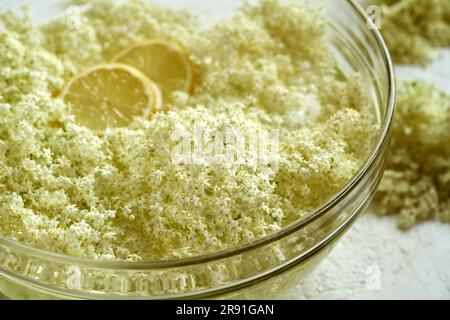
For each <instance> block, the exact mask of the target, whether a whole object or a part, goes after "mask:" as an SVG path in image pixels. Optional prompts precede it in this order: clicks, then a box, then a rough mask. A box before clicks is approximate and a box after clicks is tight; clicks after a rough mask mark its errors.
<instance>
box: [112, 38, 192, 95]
mask: <svg viewBox="0 0 450 320" xmlns="http://www.w3.org/2000/svg"><path fill="white" fill-rule="evenodd" d="M113 61H114V62H120V63H125V64H128V65H131V66H133V67H135V68H137V69H139V70H141V71H142V72H143V73H145V75H146V76H147V77H149V78H150V79H152V80H153V81H154V82H155V83H156V84H157V85H158V87H159V88H160V89H161V92H162V95H163V101H164V102H170V97H171V94H172V92H174V91H185V92H187V93H189V94H192V93H193V90H194V72H193V68H192V64H191V62H190V60H189V58H188V56H187V54H186V53H185V51H184V50H183V49H182V48H181V47H180V46H178V45H176V44H174V43H171V42H169V41H167V40H162V39H152V40H147V41H142V42H139V43H136V44H134V45H132V46H130V47H129V48H127V49H125V50H124V51H122V52H121V53H119V54H118V55H117V56H115V57H114V58H113Z"/></svg>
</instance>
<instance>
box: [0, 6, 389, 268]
mask: <svg viewBox="0 0 450 320" xmlns="http://www.w3.org/2000/svg"><path fill="white" fill-rule="evenodd" d="M346 2H347V3H348V4H349V5H350V6H351V8H352V9H353V10H354V11H355V12H356V13H357V15H358V16H359V17H360V18H361V19H363V21H364V22H365V21H367V19H368V18H369V17H368V15H367V13H366V12H365V11H364V10H363V8H362V7H361V6H360V5H358V4H357V3H356V0H346ZM370 30H371V32H372V34H373V36H374V37H375V40H376V43H377V45H378V46H379V49H380V51H381V53H382V58H383V61H384V67H385V68H386V71H387V72H386V73H387V76H388V78H387V86H388V88H387V89H388V91H387V92H388V95H387V106H386V113H385V117H384V119H383V122H382V123H381V128H380V133H379V136H378V139H377V143H376V144H375V147H374V149H373V151H372V152H371V154H370V155H369V157H368V159H367V160H366V162H365V163H364V165H363V166H362V167H361V168H360V169H359V171H358V172H357V173H356V175H355V176H354V177H353V178H352V179H351V180H350V181H349V182H347V184H346V185H345V186H344V187H342V188H341V190H339V191H338V192H337V193H336V194H335V195H334V196H333V197H332V198H330V199H329V200H328V201H327V202H325V203H324V204H323V205H322V206H321V207H319V208H317V209H316V210H314V211H311V212H310V213H309V214H308V215H306V216H305V217H303V218H301V219H299V220H297V221H296V222H294V223H292V224H290V225H288V226H286V227H284V228H283V229H282V230H280V231H278V232H276V233H274V234H272V235H268V236H265V237H262V238H260V239H258V240H255V241H253V242H250V243H248V244H244V245H241V246H237V247H232V248H229V249H226V250H223V251H219V252H216V253H211V254H206V255H201V256H196V257H190V258H184V259H174V260H162V261H148V260H147V261H146V260H144V261H139V262H127V261H100V260H94V259H87V258H78V257H73V256H68V255H63V254H58V253H52V252H49V251H45V250H42V249H38V248H34V247H31V246H28V245H26V244H23V243H20V242H17V241H14V240H9V239H6V238H4V237H1V236H0V245H2V246H5V247H8V248H10V249H12V250H14V251H16V252H20V253H23V254H25V255H29V256H34V257H37V258H41V259H45V260H47V261H51V262H56V263H65V264H71V265H78V266H84V267H93V268H96V269H109V270H111V269H115V270H150V269H170V268H178V267H186V266H191V265H196V264H201V263H206V262H210V261H216V260H220V259H225V258H228V257H231V256H234V255H238V254H242V253H244V252H247V251H250V250H254V249H257V248H260V247H263V246H266V245H269V244H271V243H273V242H276V241H278V240H280V239H282V238H285V237H287V236H289V235H291V234H292V233H294V232H296V231H298V230H299V229H301V228H304V227H305V226H307V225H308V224H310V223H312V222H313V221H315V220H317V219H318V218H320V217H321V216H323V215H324V214H326V213H327V212H329V210H331V209H332V208H334V207H335V206H337V205H338V204H339V203H340V202H341V200H342V199H344V198H345V197H346V196H347V195H348V194H349V193H351V192H352V191H353V190H354V189H355V188H357V187H358V185H359V184H360V182H361V181H362V180H363V178H364V177H365V175H366V173H367V172H369V171H370V169H371V168H372V166H373V165H374V164H375V162H376V159H377V157H378V156H379V154H380V153H381V152H383V150H384V149H385V146H386V144H388V143H389V134H390V131H391V127H392V122H393V118H394V113H395V102H396V82H395V74H394V66H393V63H392V60H391V57H390V54H389V51H388V49H387V46H386V43H385V42H384V39H383V37H382V35H381V33H380V31H379V30H378V29H376V28H371V29H370ZM339 232H341V228H337V229H336V230H333V232H332V233H331V234H330V235H329V236H328V237H327V238H326V239H323V240H322V243H328V242H329V241H330V239H332V238H334V237H335V236H336V235H337V234H339ZM319 245H320V244H319Z"/></svg>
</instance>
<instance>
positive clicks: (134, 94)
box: [61, 63, 162, 131]
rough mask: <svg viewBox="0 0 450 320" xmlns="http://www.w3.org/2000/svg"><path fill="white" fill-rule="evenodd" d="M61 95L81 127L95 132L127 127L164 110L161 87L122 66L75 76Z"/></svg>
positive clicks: (139, 73) (114, 65)
mask: <svg viewBox="0 0 450 320" xmlns="http://www.w3.org/2000/svg"><path fill="white" fill-rule="evenodd" d="M61 96H62V97H63V99H64V100H65V101H67V102H69V103H71V105H72V110H73V114H74V115H75V117H76V121H77V123H78V124H80V125H82V126H84V127H87V128H90V129H92V130H94V131H103V130H105V129H107V128H117V127H126V126H127V125H128V124H129V123H130V122H131V121H132V120H133V118H134V117H139V116H140V117H148V116H149V115H150V114H151V113H152V112H154V111H156V110H157V109H158V108H160V107H161V103H162V102H161V93H160V92H159V89H158V87H157V86H156V85H155V84H154V83H153V82H152V81H151V80H150V79H149V78H148V77H147V76H146V75H145V74H143V73H142V72H141V71H139V70H137V69H135V68H133V67H131V66H128V65H125V64H120V63H111V64H102V65H98V66H95V67H93V68H91V69H89V70H87V71H85V72H83V73H81V74H78V75H77V76H75V77H74V78H73V79H72V80H70V81H69V83H68V84H67V85H66V87H65V88H64V90H63V92H62V94H61Z"/></svg>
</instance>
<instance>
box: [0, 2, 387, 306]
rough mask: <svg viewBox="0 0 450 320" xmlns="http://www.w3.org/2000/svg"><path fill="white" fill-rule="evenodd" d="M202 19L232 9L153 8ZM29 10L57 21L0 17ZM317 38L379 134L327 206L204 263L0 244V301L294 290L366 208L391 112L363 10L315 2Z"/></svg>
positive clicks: (230, 5)
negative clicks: (363, 99)
mask: <svg viewBox="0 0 450 320" xmlns="http://www.w3.org/2000/svg"><path fill="white" fill-rule="evenodd" d="M156 2H161V3H162V4H164V5H173V6H176V7H183V8H190V9H192V10H193V11H195V12H198V13H200V14H201V15H203V16H205V17H206V18H207V19H213V20H214V19H216V20H217V19H220V18H221V17H222V16H223V15H224V14H225V13H231V12H232V11H233V9H234V8H236V7H237V6H238V5H239V3H240V1H239V0H234V1H227V2H223V1H220V2H219V1H206V0H205V1H199V0H191V1H186V0H179V1H176V0H172V1H167V0H162V1H156ZM23 3H27V4H28V5H29V6H30V9H31V13H32V15H33V16H35V17H36V18H37V19H36V21H38V22H44V21H47V20H49V19H51V18H53V17H56V16H57V15H58V12H59V11H58V10H59V9H58V7H57V5H56V4H57V3H58V1H53V0H48V1H39V3H37V2H36V1H17V0H14V1H2V4H0V10H1V11H3V10H5V9H16V8H19V6H20V5H22V4H23ZM315 3H318V4H320V5H323V6H324V13H325V14H326V16H327V20H328V24H327V39H328V43H329V46H330V48H331V50H332V52H333V53H334V54H335V56H336V59H337V61H338V64H339V67H340V69H341V71H342V73H343V74H344V75H348V74H351V73H354V72H360V73H361V74H362V75H363V77H364V79H365V81H366V82H367V86H368V90H369V92H368V94H370V98H371V100H372V102H373V106H374V113H375V114H376V115H377V119H378V121H379V125H380V131H379V134H378V137H377V142H376V144H375V146H374V148H373V151H372V153H371V154H370V156H369V157H368V159H367V161H366V162H365V163H364V164H363V165H362V167H361V169H360V170H359V172H358V173H357V174H356V175H355V176H354V177H353V178H352V179H351V181H349V182H348V183H347V184H346V185H345V186H344V187H343V188H342V189H341V190H340V191H339V192H338V193H337V194H336V195H334V197H333V198H332V199H330V200H329V201H327V202H326V203H324V204H323V205H322V206H321V207H320V208H318V209H317V210H315V211H314V212H311V213H310V214H308V215H307V216H305V217H304V218H302V219H301V220H298V221H296V222H295V223H293V224H291V225H289V226H287V227H285V228H284V229H282V230H281V231H279V232H278V233H276V234H273V235H271V236H267V237H265V238H262V239H259V240H258V241H256V242H253V243H250V244H247V245H244V246H241V247H237V248H232V249H230V250H226V251H223V252H218V253H214V254H210V255H205V256H200V257H195V258H189V259H183V260H173V261H164V262H155V261H148V262H104V261H95V260H87V259H79V258H74V257H69V256H63V255H58V254H53V253H49V252H45V251H42V250H38V249H35V248H32V247H29V246H26V245H24V244H21V243H17V242H14V241H10V240H8V239H3V238H0V292H1V293H3V294H4V295H5V296H6V297H8V298H12V299H44V298H48V299H58V298H60V299H171V298H185V299H195V298H239V299H246V298H252V299H259V298H264V299H271V298H277V297H280V294H281V293H282V292H283V290H284V289H286V288H289V287H290V286H292V285H295V283H296V282H298V279H299V278H301V277H303V276H304V275H305V274H307V272H308V271H310V270H311V269H312V268H313V267H314V266H315V265H316V264H317V263H318V262H319V261H320V260H321V259H322V258H323V257H324V256H326V254H327V253H328V252H329V251H330V249H331V248H332V247H333V245H334V244H335V243H336V241H337V240H338V239H339V238H340V237H341V236H342V235H343V234H344V233H345V232H346V230H348V229H349V228H350V227H351V225H352V224H353V223H354V222H355V220H356V219H357V218H358V217H359V216H360V214H361V213H362V212H363V211H364V209H365V208H366V207H367V206H368V204H369V203H370V201H371V199H372V197H373V195H374V193H375V190H376V189H377V186H378V183H379V181H380V179H381V177H382V174H383V171H384V164H385V159H386V155H387V151H388V145H389V140H390V127H391V123H392V119H393V114H394V109H395V81H394V72H393V67H392V63H391V59H390V56H389V53H388V51H387V49H386V46H385V44H384V41H383V39H382V37H381V35H380V33H379V32H378V30H376V29H372V28H369V27H368V26H369V25H368V24H367V19H368V17H367V15H366V13H365V11H364V10H363V9H362V8H361V7H359V6H358V5H357V4H356V3H355V2H354V1H352V0H347V1H346V0H339V1H336V0H329V1H326V0H322V1H317V2H315Z"/></svg>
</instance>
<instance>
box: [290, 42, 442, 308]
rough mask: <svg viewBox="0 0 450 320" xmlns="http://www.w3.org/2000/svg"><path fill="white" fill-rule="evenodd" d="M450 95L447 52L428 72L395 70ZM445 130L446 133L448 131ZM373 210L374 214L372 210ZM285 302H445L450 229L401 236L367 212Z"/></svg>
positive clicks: (426, 227) (424, 228)
mask: <svg viewBox="0 0 450 320" xmlns="http://www.w3.org/2000/svg"><path fill="white" fill-rule="evenodd" d="M397 75H398V78H399V79H425V80H427V81H431V82H435V83H436V85H437V86H439V87H440V88H441V89H443V90H446V91H448V92H450V49H445V50H440V51H439V53H438V56H437V57H436V59H435V60H434V61H433V62H432V63H431V64H430V65H429V66H427V68H418V67H401V68H397ZM449 130H450V128H449ZM372 210H373V209H372ZM284 297H285V298H289V299H305V298H307V299H450V225H444V224H440V223H438V222H436V221H427V222H424V223H422V224H419V225H417V226H416V227H414V228H413V229H411V230H409V231H407V232H403V231H400V230H398V229H397V228H396V224H395V219H393V218H392V217H389V218H383V219H379V218H378V217H376V216H375V215H374V214H372V213H370V212H368V213H366V214H365V215H364V216H363V217H362V218H361V219H360V220H359V221H358V222H357V223H356V224H355V225H354V226H353V227H352V228H351V229H350V230H349V232H348V233H347V234H346V235H345V236H344V237H343V238H342V239H341V240H340V241H339V242H338V244H337V246H336V247H335V248H334V249H333V251H332V252H331V253H330V255H329V256H328V257H326V258H325V260H324V261H323V262H322V263H321V264H320V265H319V266H318V267H317V269H315V270H314V271H313V272H312V273H311V274H310V276H309V277H307V278H306V279H304V280H303V281H302V282H301V283H299V284H298V285H297V286H296V287H295V288H293V289H292V290H290V291H289V292H288V293H287V294H286V295H285V296H284Z"/></svg>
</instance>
